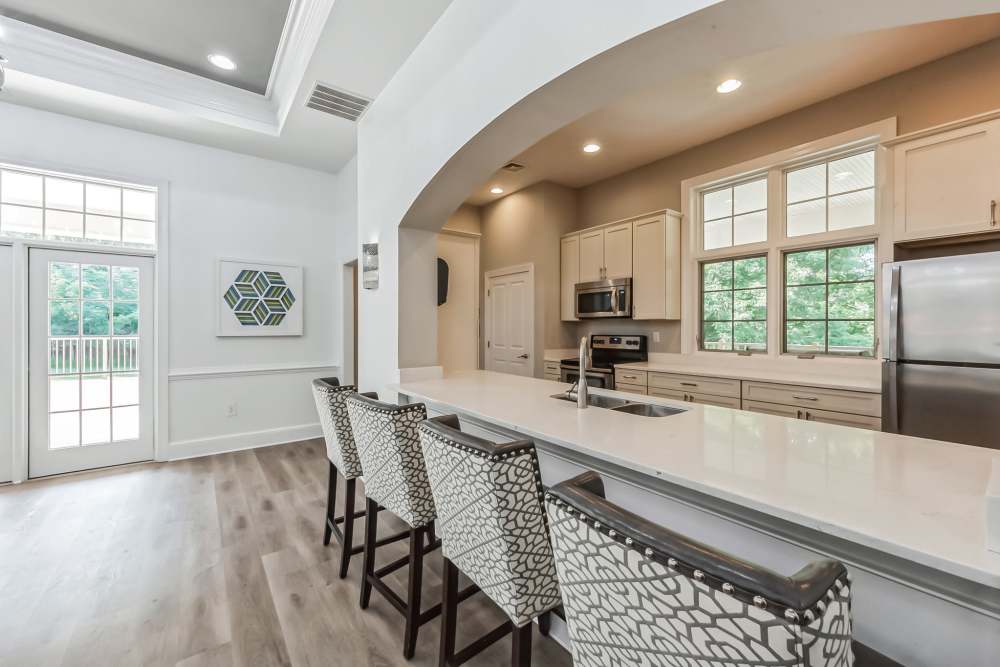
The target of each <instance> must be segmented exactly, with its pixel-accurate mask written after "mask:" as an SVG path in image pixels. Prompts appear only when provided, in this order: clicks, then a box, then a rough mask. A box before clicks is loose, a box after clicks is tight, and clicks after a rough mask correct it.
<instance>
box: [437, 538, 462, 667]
mask: <svg viewBox="0 0 1000 667" xmlns="http://www.w3.org/2000/svg"><path fill="white" fill-rule="evenodd" d="M441 561H442V562H443V563H444V572H442V573H441V579H442V582H441V655H440V656H439V658H438V666H439V667H448V666H449V665H450V664H451V661H452V659H453V658H454V657H455V635H456V633H457V630H458V622H457V616H458V568H457V567H455V564H454V563H452V562H451V561H450V560H448V559H447V558H444V557H442V558H441Z"/></svg>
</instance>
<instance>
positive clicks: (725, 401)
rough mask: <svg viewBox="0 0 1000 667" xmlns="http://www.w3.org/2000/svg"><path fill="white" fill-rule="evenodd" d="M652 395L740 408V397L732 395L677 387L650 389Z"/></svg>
mask: <svg viewBox="0 0 1000 667" xmlns="http://www.w3.org/2000/svg"><path fill="white" fill-rule="evenodd" d="M649 395H650V396H658V397H660V398H672V399H674V400H675V401H685V402H687V403H698V404H700V405H717V406H719V407H720V408H731V409H733V410H739V409H740V407H741V406H740V399H739V398H734V397H732V396H713V395H712V394H699V393H697V392H690V391H678V390H676V389H657V388H651V389H649Z"/></svg>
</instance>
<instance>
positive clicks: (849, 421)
mask: <svg viewBox="0 0 1000 667" xmlns="http://www.w3.org/2000/svg"><path fill="white" fill-rule="evenodd" d="M803 412H804V413H805V414H804V417H805V419H806V420H807V421H812V422H822V423H824V424H840V425H841V426H853V427H855V428H866V429H868V430H870V431H881V430H882V419H881V417H868V416H866V415H850V414H847V413H846V412H830V411H829V410H813V409H809V410H804V411H803Z"/></svg>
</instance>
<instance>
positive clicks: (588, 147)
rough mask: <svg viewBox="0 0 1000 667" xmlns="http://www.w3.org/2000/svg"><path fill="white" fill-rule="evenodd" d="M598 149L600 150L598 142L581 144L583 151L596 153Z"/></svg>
mask: <svg viewBox="0 0 1000 667" xmlns="http://www.w3.org/2000/svg"><path fill="white" fill-rule="evenodd" d="M599 150H601V145H600V144H584V146H583V152H584V153H596V152H597V151H599Z"/></svg>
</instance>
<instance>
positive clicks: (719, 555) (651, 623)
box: [545, 472, 896, 667]
mask: <svg viewBox="0 0 1000 667" xmlns="http://www.w3.org/2000/svg"><path fill="white" fill-rule="evenodd" d="M545 505H546V512H547V513H548V517H549V531H550V535H551V537H552V549H553V552H554V554H555V561H556V571H557V572H558V575H559V585H560V588H561V590H562V595H563V604H564V605H565V610H566V622H567V626H568V627H569V635H570V641H571V642H572V646H573V664H574V665H576V666H577V667H588V666H591V665H593V666H595V667H596V666H598V665H600V666H602V667H603V666H604V665H611V664H640V663H641V664H645V665H701V664H726V665H730V664H732V665H735V664H754V665H764V666H767V665H793V666H801V667H807V666H808V667H819V666H821V665H822V666H824V667H850V666H851V665H858V666H861V665H865V666H867V665H880V666H881V665H895V664H896V663H894V662H893V661H891V660H889V659H888V658H886V657H885V656H883V655H881V654H879V653H877V652H875V651H873V650H871V649H869V648H867V647H865V646H863V645H861V644H859V643H857V642H854V641H852V627H851V584H850V575H848V573H847V569H846V568H845V567H844V565H843V564H841V563H839V562H837V561H833V560H820V561H815V562H813V563H809V564H808V565H806V566H805V567H803V568H802V569H801V570H799V571H798V572H796V573H795V574H793V575H792V576H790V577H784V576H781V575H779V574H777V573H775V572H772V571H771V570H768V569H765V568H763V567H760V566H758V565H754V564H753V563H749V562H747V561H744V560H741V559H739V558H737V557H735V556H732V555H730V554H727V553H725V552H722V551H718V550H716V549H713V548H712V547H710V546H707V545H705V544H701V543H699V542H696V541H694V540H690V539H688V538H686V537H684V536H683V535H679V534H677V533H674V532H673V531H670V530H667V529H666V528H663V527H661V526H659V525H657V524H654V523H652V522H650V521H646V520H645V519H643V518H641V517H639V516H636V515H635V514H632V513H631V512H628V511H627V510H624V509H622V508H621V507H618V506H617V505H614V504H612V503H609V502H608V501H607V500H605V499H604V483H603V482H602V481H601V478H600V477H599V476H598V475H597V474H596V473H593V472H587V473H584V474H582V475H579V476H577V477H575V478H573V479H571V480H568V481H566V482H563V483H561V484H559V485H557V486H555V487H553V488H552V489H550V490H549V491H548V492H547V493H546V495H545Z"/></svg>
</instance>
